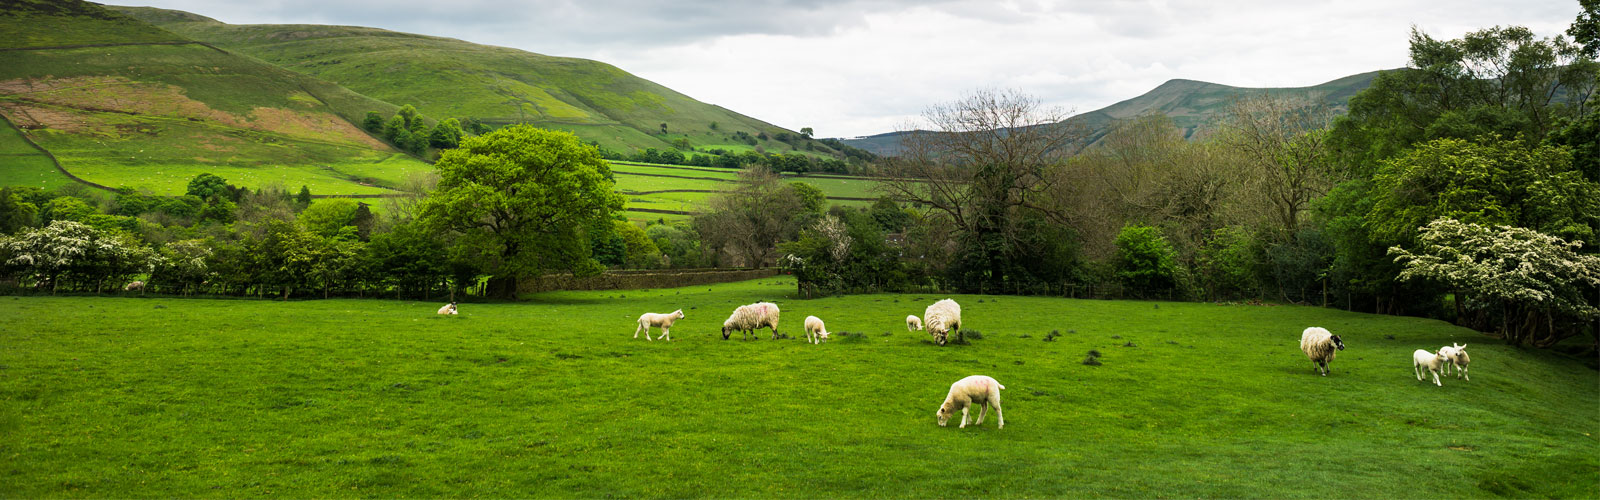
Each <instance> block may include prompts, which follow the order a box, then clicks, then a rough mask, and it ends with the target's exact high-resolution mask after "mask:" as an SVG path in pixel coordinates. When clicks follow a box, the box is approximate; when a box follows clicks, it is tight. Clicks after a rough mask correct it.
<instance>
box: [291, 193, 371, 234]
mask: <svg viewBox="0 0 1600 500" xmlns="http://www.w3.org/2000/svg"><path fill="white" fill-rule="evenodd" d="M359 210H360V207H359V206H358V204H357V203H356V201H355V200H349V199H342V198H335V199H329V200H322V201H318V202H316V203H313V204H311V206H309V207H306V209H305V210H304V211H301V212H300V216H299V218H298V222H299V223H300V225H302V226H305V228H306V230H308V231H311V232H312V233H315V234H317V235H318V236H321V237H323V238H332V237H334V236H337V235H339V234H340V233H341V232H344V230H345V228H346V227H348V228H352V229H354V228H355V227H356V214H357V212H358V211H359ZM368 217H371V212H368ZM369 223H370V222H369Z"/></svg>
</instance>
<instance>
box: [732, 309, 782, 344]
mask: <svg viewBox="0 0 1600 500" xmlns="http://www.w3.org/2000/svg"><path fill="white" fill-rule="evenodd" d="M767 327H771V328H772V339H773V340H777V339H778V305H777V304H773V303H771V302H757V303H754V304H750V305H745V306H739V307H738V308H737V309H734V310H733V314H732V315H730V316H728V320H727V321H723V322H722V340H728V336H729V335H730V334H732V333H733V332H734V330H738V331H740V332H743V333H744V334H745V339H749V338H750V334H751V333H752V332H754V331H755V330H756V329H758V328H767Z"/></svg>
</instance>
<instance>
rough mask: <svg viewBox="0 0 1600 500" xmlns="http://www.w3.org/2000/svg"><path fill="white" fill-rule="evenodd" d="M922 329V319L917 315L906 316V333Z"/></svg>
mask: <svg viewBox="0 0 1600 500" xmlns="http://www.w3.org/2000/svg"><path fill="white" fill-rule="evenodd" d="M921 329H922V318H918V317H917V315H915V314H909V315H906V331H908V332H915V331H917V330H921Z"/></svg>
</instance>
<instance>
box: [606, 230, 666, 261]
mask: <svg viewBox="0 0 1600 500" xmlns="http://www.w3.org/2000/svg"><path fill="white" fill-rule="evenodd" d="M613 225H614V226H616V234H617V236H620V237H621V238H622V244H623V247H624V248H626V250H625V252H626V253H625V256H624V257H623V265H625V266H627V268H629V269H654V268H658V267H661V249H659V248H657V247H656V242H654V241H651V240H650V237H649V236H648V235H646V234H645V232H644V230H643V229H639V226H635V225H633V223H632V222H628V221H625V220H619V221H613Z"/></svg>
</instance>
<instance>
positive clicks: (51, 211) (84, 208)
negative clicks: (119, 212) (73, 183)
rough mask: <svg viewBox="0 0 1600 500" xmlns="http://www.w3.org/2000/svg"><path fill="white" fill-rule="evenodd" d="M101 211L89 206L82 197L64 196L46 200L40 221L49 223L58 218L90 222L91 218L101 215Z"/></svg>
mask: <svg viewBox="0 0 1600 500" xmlns="http://www.w3.org/2000/svg"><path fill="white" fill-rule="evenodd" d="M99 213H100V211H99V210H98V209H96V208H95V207H92V206H89V204H88V203H86V202H84V201H83V200H82V199H80V198H76V197H72V196H62V197H59V198H55V199H53V200H50V201H49V202H46V203H45V204H44V210H43V211H42V212H41V213H40V214H39V219H40V222H42V223H44V224H46V225H48V224H50V223H51V222H55V221H58V220H65V221H73V222H88V221H89V218H90V217H91V216H94V215H99Z"/></svg>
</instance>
